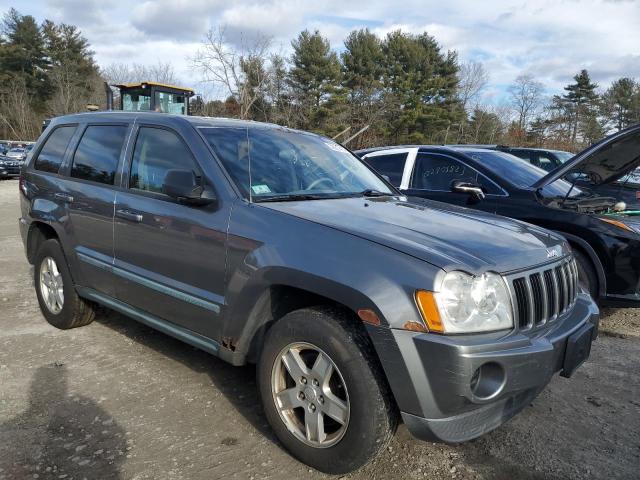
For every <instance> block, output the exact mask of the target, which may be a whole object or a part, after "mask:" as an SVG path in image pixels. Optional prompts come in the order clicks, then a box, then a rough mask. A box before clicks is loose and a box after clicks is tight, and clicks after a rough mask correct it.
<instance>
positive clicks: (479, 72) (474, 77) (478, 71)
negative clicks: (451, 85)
mask: <svg viewBox="0 0 640 480" xmlns="http://www.w3.org/2000/svg"><path fill="white" fill-rule="evenodd" d="M458 79H459V82H458V95H459V97H460V103H462V108H464V109H465V110H466V109H467V108H470V107H471V104H472V103H477V101H478V97H479V96H480V93H481V92H482V90H484V88H485V87H486V86H487V83H488V82H489V74H488V73H487V71H486V70H485V69H484V65H483V64H482V63H480V62H467V63H463V64H461V65H460V70H459V71H458Z"/></svg>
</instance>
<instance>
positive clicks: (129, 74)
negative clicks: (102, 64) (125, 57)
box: [102, 61, 178, 85]
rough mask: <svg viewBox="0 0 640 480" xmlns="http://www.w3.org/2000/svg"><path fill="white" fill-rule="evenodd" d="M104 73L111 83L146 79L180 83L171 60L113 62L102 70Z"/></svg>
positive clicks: (171, 83) (172, 83)
mask: <svg viewBox="0 0 640 480" xmlns="http://www.w3.org/2000/svg"><path fill="white" fill-rule="evenodd" d="M102 75H103V76H104V77H105V79H106V80H107V81H108V82H109V83H111V84H119V83H133V82H144V81H149V82H158V83H166V84H169V85H175V84H176V83H178V80H177V77H176V73H175V70H174V68H173V65H171V63H169V62H166V63H165V62H160V61H159V62H158V63H156V64H155V65H143V64H141V63H133V64H128V63H112V64H110V65H108V66H107V67H106V68H105V69H104V70H103V71H102Z"/></svg>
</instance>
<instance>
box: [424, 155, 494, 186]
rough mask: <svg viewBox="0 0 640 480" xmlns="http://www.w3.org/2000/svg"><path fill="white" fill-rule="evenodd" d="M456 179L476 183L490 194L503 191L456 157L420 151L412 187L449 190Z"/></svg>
mask: <svg viewBox="0 0 640 480" xmlns="http://www.w3.org/2000/svg"><path fill="white" fill-rule="evenodd" d="M455 180H464V181H467V182H472V183H476V184H478V185H480V186H481V187H483V188H484V190H485V192H486V193H488V194H490V195H499V194H501V193H502V192H501V191H500V189H499V188H498V187H497V186H496V185H494V184H493V182H491V181H490V180H488V179H487V178H486V177H485V176H484V175H482V174H481V173H479V172H478V171H477V170H474V169H473V168H470V167H468V166H467V165H465V164H464V163H462V162H461V161H460V160H458V159H456V158H453V157H449V156H448V155H439V154H429V153H419V154H418V156H417V157H416V163H415V167H414V169H413V177H412V179H411V184H412V188H416V189H420V190H433V191H446V192H448V191H450V190H451V184H452V183H453V182H454V181H455Z"/></svg>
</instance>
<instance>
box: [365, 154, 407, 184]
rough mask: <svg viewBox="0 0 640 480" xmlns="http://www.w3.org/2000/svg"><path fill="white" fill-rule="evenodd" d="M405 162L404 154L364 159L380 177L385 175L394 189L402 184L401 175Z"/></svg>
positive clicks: (405, 155) (405, 156)
mask: <svg viewBox="0 0 640 480" xmlns="http://www.w3.org/2000/svg"><path fill="white" fill-rule="evenodd" d="M406 160H407V154H406V153H394V154H390V155H375V156H371V157H367V158H365V159H364V161H365V162H367V163H368V164H369V165H371V167H373V169H374V170H376V171H377V172H378V173H379V174H380V175H386V176H387V177H388V178H389V181H390V182H391V185H393V186H394V187H399V186H400V183H401V182H402V173H403V172H404V164H405V161H406Z"/></svg>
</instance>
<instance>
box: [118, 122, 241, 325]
mask: <svg viewBox="0 0 640 480" xmlns="http://www.w3.org/2000/svg"><path fill="white" fill-rule="evenodd" d="M170 169H181V170H193V171H194V172H195V174H196V176H199V177H201V178H202V171H203V170H202V168H201V167H200V165H199V164H198V162H197V161H196V159H195V157H194V155H193V154H192V152H191V150H190V149H189V147H188V146H187V144H186V143H185V141H184V140H183V138H182V137H181V136H180V135H179V134H178V133H177V132H175V131H173V130H170V129H167V128H160V127H154V126H141V127H139V129H138V132H137V138H136V140H135V145H134V147H133V155H132V158H131V162H130V165H129V169H128V172H125V176H126V177H127V178H125V179H123V180H124V183H123V187H124V188H123V189H122V190H121V191H119V192H118V194H117V199H116V206H115V223H114V225H115V228H114V233H115V262H114V272H115V273H116V275H117V276H118V277H119V280H118V288H117V296H118V299H119V300H121V301H123V302H125V303H127V304H129V305H132V306H134V307H136V308H138V309H140V310H143V311H144V312H147V313H149V314H151V315H153V316H155V317H159V318H161V319H164V320H167V321H169V322H172V323H176V324H178V325H180V326H182V327H185V328H187V329H189V330H192V331H194V332H197V333H200V334H203V335H206V336H208V337H211V338H218V333H219V330H220V328H221V325H220V317H221V310H222V306H223V303H224V285H225V283H224V280H225V279H224V274H225V247H226V229H227V222H228V217H229V211H228V208H227V207H221V206H220V205H219V204H212V205H208V206H204V207H203V206H200V207H198V206H189V205H185V204H181V203H179V202H178V201H176V200H174V199H172V198H170V197H169V196H167V195H165V194H163V193H162V184H163V182H164V178H165V175H166V172H167V171H168V170H170ZM205 182H206V180H205Z"/></svg>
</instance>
